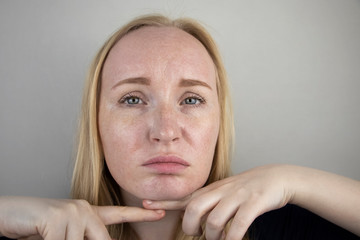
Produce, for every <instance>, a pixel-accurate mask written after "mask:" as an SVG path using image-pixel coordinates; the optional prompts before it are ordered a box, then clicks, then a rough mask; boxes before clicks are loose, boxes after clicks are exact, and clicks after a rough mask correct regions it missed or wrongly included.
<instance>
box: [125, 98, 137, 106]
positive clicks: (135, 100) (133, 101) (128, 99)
mask: <svg viewBox="0 0 360 240" xmlns="http://www.w3.org/2000/svg"><path fill="white" fill-rule="evenodd" d="M140 102H141V99H140V98H138V97H127V98H126V99H125V103H127V104H130V105H133V104H139V103H140Z"/></svg>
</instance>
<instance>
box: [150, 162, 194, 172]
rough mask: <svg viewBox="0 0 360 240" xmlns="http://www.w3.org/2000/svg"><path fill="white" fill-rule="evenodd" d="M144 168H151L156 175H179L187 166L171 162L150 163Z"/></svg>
mask: <svg viewBox="0 0 360 240" xmlns="http://www.w3.org/2000/svg"><path fill="white" fill-rule="evenodd" d="M145 167H148V168H151V169H154V170H156V172H157V173H160V174H174V173H179V172H181V171H182V170H184V169H185V168H187V167H188V166H186V165H183V164H180V163H173V162H171V163H170V162H169V163H167V162H164V163H163V162H162V163H151V164H147V165H145Z"/></svg>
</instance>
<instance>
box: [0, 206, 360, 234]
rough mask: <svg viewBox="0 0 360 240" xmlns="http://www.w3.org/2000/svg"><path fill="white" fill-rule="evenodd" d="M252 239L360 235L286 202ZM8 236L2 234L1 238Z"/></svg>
mask: <svg viewBox="0 0 360 240" xmlns="http://www.w3.org/2000/svg"><path fill="white" fill-rule="evenodd" d="M249 236H250V239H251V240H312V239H313V240H322V239H326V240H360V237H357V236H356V235H354V234H352V233H350V232H349V231H347V230H345V229H343V228H341V227H338V226H337V225H335V224H333V223H331V222H329V221H327V220H325V219H323V218H321V217H319V216H317V215H315V214H313V213H312V212H310V211H308V210H306V209H303V208H300V207H297V206H295V205H290V204H289V205H287V206H285V207H283V208H281V209H278V210H274V211H271V212H268V213H265V214H263V215H261V216H259V217H258V218H257V219H256V220H255V221H254V222H253V224H252V225H251V227H250V228H249ZM5 239H8V238H5V237H0V240H5Z"/></svg>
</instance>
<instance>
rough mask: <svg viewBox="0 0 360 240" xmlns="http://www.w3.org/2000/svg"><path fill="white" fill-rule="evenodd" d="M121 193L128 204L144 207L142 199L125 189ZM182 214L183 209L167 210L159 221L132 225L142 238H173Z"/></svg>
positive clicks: (166, 239) (165, 239)
mask: <svg viewBox="0 0 360 240" xmlns="http://www.w3.org/2000/svg"><path fill="white" fill-rule="evenodd" d="M121 194H122V198H123V201H124V203H125V205H126V206H132V207H140V208H143V206H142V200H140V199H138V198H136V197H135V196H132V195H131V194H129V193H127V192H125V191H121ZM181 214H182V213H181V211H166V213H165V216H164V217H163V218H162V219H160V220H159V221H155V222H133V223H130V226H131V227H132V229H133V230H134V231H135V232H136V234H137V235H138V237H139V239H141V240H153V239H154V240H155V239H156V240H158V239H161V240H172V239H174V234H175V231H176V229H177V226H178V224H179V220H180V217H181Z"/></svg>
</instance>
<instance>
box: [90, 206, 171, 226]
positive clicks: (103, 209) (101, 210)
mask: <svg viewBox="0 0 360 240" xmlns="http://www.w3.org/2000/svg"><path fill="white" fill-rule="evenodd" d="M92 208H93V210H94V211H95V212H96V213H97V215H98V216H99V218H100V219H101V221H102V222H103V223H104V225H111V224H117V223H124V222H151V221H158V220H160V219H161V218H163V217H164V216H165V211H164V210H148V209H143V208H138V207H126V206H92Z"/></svg>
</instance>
